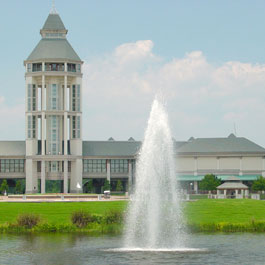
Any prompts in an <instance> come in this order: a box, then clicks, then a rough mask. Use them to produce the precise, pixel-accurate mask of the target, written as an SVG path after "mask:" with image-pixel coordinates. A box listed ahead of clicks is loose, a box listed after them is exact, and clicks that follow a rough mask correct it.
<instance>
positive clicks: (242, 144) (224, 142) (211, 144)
mask: <svg viewBox="0 0 265 265" xmlns="http://www.w3.org/2000/svg"><path fill="white" fill-rule="evenodd" d="M178 153H179V154H182V153H265V149H264V148H263V147H261V146H259V145H257V144H255V143H253V142H252V141H250V140H248V139H246V138H244V137H236V136H234V135H233V134H231V135H230V136H229V137H227V138H197V139H193V140H192V139H191V140H190V141H189V142H187V143H186V144H184V145H182V146H181V147H180V148H179V149H178Z"/></svg>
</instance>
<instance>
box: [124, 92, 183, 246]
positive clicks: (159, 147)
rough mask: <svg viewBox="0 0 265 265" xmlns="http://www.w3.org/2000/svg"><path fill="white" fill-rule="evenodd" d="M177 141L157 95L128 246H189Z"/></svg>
mask: <svg viewBox="0 0 265 265" xmlns="http://www.w3.org/2000/svg"><path fill="white" fill-rule="evenodd" d="M175 157H176V154H175V150H174V142H173V140H172V135H171V131H170V127H169V122H168V115H167V112H166V110H165V107H164V105H163V104H162V103H161V101H160V100H159V99H158V97H156V98H155V100H154V102H153V105H152V109H151V113H150V117H149V120H148V125H147V129H146V131H145V136H144V141H143V144H142V147H141V150H140V153H139V157H138V160H137V165H136V184H135V191H134V194H133V196H132V200H131V202H130V203H129V209H128V214H127V218H126V219H127V220H126V225H125V239H124V241H125V242H124V245H125V249H131V250H132V249H136V250H137V249H138V250H140V249H142V250H170V249H171V250H173V249H180V248H183V247H184V246H185V232H184V230H185V229H184V222H183V217H182V207H181V200H180V194H179V192H178V182H177V178H176V167H175Z"/></svg>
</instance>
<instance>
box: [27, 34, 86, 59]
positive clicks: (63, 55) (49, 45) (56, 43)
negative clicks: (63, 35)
mask: <svg viewBox="0 0 265 265" xmlns="http://www.w3.org/2000/svg"><path fill="white" fill-rule="evenodd" d="M40 59H68V60H73V61H80V62H81V59H80V58H79V56H78V55H77V53H76V52H75V51H74V49H73V48H72V46H71V44H70V43H69V42H68V41H67V39H41V40H40V42H39V43H38V45H37V46H36V47H35V49H34V50H33V51H32V53H31V54H30V56H29V57H28V58H27V61H34V60H40Z"/></svg>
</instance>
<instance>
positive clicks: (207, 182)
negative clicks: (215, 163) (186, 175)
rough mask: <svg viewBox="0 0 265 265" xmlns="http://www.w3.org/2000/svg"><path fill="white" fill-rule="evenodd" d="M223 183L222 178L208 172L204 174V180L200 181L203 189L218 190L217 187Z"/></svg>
mask: <svg viewBox="0 0 265 265" xmlns="http://www.w3.org/2000/svg"><path fill="white" fill-rule="evenodd" d="M220 184H221V180H220V179H218V178H217V177H216V176H215V175H213V174H207V175H205V176H204V178H203V180H202V181H201V182H200V183H199V186H200V189H201V190H208V191H212V190H216V188H217V187H218V186H219V185H220Z"/></svg>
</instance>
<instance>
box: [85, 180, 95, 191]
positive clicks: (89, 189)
mask: <svg viewBox="0 0 265 265" xmlns="http://www.w3.org/2000/svg"><path fill="white" fill-rule="evenodd" d="M86 188H87V192H88V193H92V192H93V188H94V187H93V181H92V179H90V180H89V181H88V182H87V184H86Z"/></svg>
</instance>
